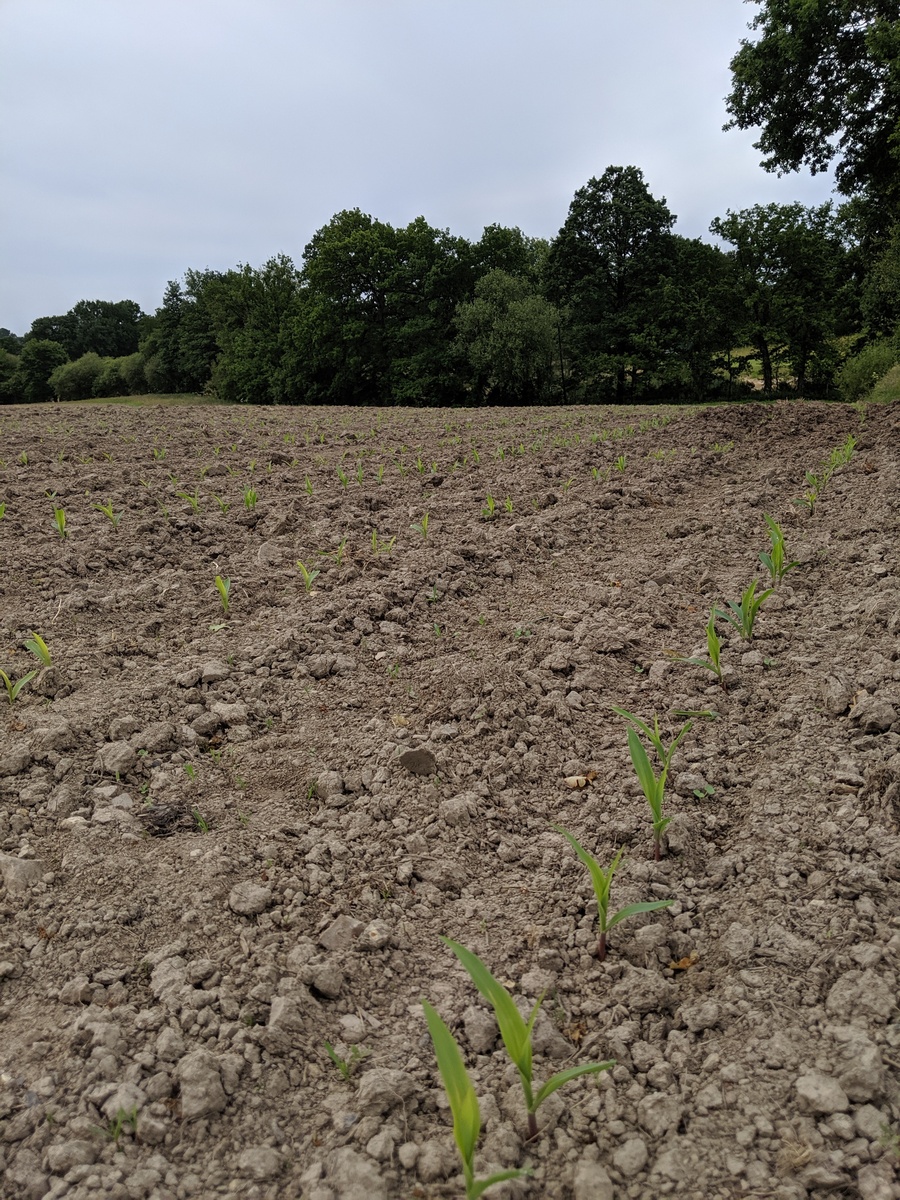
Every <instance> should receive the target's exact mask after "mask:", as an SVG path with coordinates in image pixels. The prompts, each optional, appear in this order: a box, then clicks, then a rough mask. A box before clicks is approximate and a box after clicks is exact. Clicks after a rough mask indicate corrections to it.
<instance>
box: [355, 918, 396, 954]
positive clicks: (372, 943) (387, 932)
mask: <svg viewBox="0 0 900 1200" xmlns="http://www.w3.org/2000/svg"><path fill="white" fill-rule="evenodd" d="M391 937H392V934H391V927H390V925H388V923H387V921H382V920H380V919H377V920H375V921H370V922H369V924H368V925H367V926H366V927H365V929H363V931H362V933H361V934H360V935H359V940H358V945H359V947H360V949H361V950H382V949H383V948H384V947H385V946H388V945H390V942H391Z"/></svg>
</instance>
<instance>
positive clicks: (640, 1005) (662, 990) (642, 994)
mask: <svg viewBox="0 0 900 1200" xmlns="http://www.w3.org/2000/svg"><path fill="white" fill-rule="evenodd" d="M611 996H612V999H613V1001H614V1002H615V1003H616V1004H622V1005H624V1007H625V1008H627V1009H629V1010H630V1011H631V1012H635V1013H649V1012H659V1011H661V1010H667V1009H670V1008H671V1007H672V1003H673V999H674V992H673V990H672V985H671V984H670V983H667V982H666V981H665V980H664V979H661V978H660V976H659V974H658V973H657V972H656V971H645V970H644V969H643V968H642V967H634V966H631V965H630V964H629V965H628V966H627V969H626V971H625V973H624V975H623V976H622V978H621V979H620V980H619V981H618V983H616V984H615V985H614V987H613V988H612V990H611Z"/></svg>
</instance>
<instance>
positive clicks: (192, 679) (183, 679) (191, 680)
mask: <svg viewBox="0 0 900 1200" xmlns="http://www.w3.org/2000/svg"><path fill="white" fill-rule="evenodd" d="M199 682H200V668H199V667H191V668H190V669H189V670H187V671H181V672H180V673H179V674H178V675H176V676H175V683H176V684H177V685H178V687H180V688H192V687H194V686H195V685H196V684H198V683H199Z"/></svg>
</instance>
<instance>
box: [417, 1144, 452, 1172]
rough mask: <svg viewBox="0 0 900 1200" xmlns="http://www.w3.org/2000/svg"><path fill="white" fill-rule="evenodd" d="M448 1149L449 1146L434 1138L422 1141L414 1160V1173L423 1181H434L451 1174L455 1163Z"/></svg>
mask: <svg viewBox="0 0 900 1200" xmlns="http://www.w3.org/2000/svg"><path fill="white" fill-rule="evenodd" d="M448 1150H449V1147H447V1146H445V1145H444V1143H443V1142H439V1141H438V1140H437V1139H436V1138H430V1139H429V1140H428V1141H427V1142H423V1143H422V1145H421V1146H420V1147H419V1155H418V1158H417V1160H416V1173H417V1175H418V1176H419V1178H420V1179H421V1180H422V1182H423V1183H436V1182H437V1180H439V1179H446V1178H447V1176H448V1175H450V1174H452V1172H453V1169H454V1167H455V1166H456V1163H455V1161H454V1160H453V1158H452V1156H451V1155H450V1154H449V1153H448Z"/></svg>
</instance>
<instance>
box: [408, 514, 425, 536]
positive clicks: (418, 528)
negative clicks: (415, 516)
mask: <svg viewBox="0 0 900 1200" xmlns="http://www.w3.org/2000/svg"><path fill="white" fill-rule="evenodd" d="M410 529H412V530H415V532H416V533H421V535H422V537H423V538H425V540H426V541H427V539H428V513H425V514H424V516H423V517H422V520H421V521H416V522H415V523H414V524H413V525H410Z"/></svg>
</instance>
